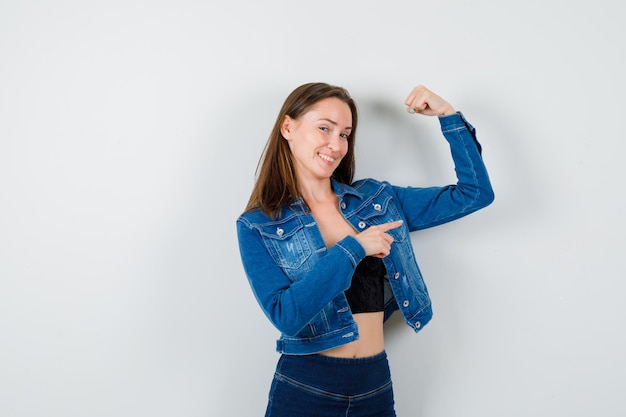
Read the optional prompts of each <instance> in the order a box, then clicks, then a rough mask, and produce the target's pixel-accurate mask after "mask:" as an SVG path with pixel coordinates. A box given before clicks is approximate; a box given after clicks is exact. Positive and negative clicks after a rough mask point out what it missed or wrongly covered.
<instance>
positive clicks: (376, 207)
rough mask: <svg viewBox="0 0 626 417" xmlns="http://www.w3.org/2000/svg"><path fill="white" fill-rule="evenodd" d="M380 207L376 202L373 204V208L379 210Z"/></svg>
mask: <svg viewBox="0 0 626 417" xmlns="http://www.w3.org/2000/svg"><path fill="white" fill-rule="evenodd" d="M381 209H382V207H381V205H380V204H378V203H376V204H374V210H376V211H380V210H381Z"/></svg>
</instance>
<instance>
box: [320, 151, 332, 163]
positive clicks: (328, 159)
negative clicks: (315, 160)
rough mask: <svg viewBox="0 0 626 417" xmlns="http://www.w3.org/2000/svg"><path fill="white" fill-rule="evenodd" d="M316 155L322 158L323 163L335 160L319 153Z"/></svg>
mask: <svg viewBox="0 0 626 417" xmlns="http://www.w3.org/2000/svg"><path fill="white" fill-rule="evenodd" d="M318 155H319V156H320V158H322V159H323V160H325V161H328V162H335V158H331V157H330V156H326V155H322V154H321V153H319V154H318Z"/></svg>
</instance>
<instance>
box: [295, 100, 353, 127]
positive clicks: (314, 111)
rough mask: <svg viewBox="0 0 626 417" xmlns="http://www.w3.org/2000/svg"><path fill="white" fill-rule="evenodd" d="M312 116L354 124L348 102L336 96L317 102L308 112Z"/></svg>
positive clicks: (349, 124) (347, 124) (344, 123)
mask: <svg viewBox="0 0 626 417" xmlns="http://www.w3.org/2000/svg"><path fill="white" fill-rule="evenodd" d="M306 114H307V115H309V116H311V117H324V118H329V119H331V120H333V121H334V122H336V123H339V124H341V125H345V126H346V127H348V126H351V125H352V111H351V110H350V106H348V104H347V103H346V102H344V101H342V100H340V99H338V98H336V97H329V98H325V99H323V100H320V101H318V102H317V103H315V104H314V105H313V106H311V108H310V109H309V110H308V111H307V112H306Z"/></svg>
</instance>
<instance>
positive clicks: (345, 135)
mask: <svg viewBox="0 0 626 417" xmlns="http://www.w3.org/2000/svg"><path fill="white" fill-rule="evenodd" d="M339 136H341V137H342V138H343V139H345V140H348V138H349V137H350V134H349V133H342V134H341V135H339Z"/></svg>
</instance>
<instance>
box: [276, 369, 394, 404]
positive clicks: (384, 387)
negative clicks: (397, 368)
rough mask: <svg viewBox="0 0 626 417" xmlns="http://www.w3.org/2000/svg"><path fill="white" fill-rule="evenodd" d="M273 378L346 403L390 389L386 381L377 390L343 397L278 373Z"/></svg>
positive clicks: (389, 383) (389, 382)
mask: <svg viewBox="0 0 626 417" xmlns="http://www.w3.org/2000/svg"><path fill="white" fill-rule="evenodd" d="M274 377H275V378H276V379H278V380H282V381H284V382H285V383H287V384H290V385H292V386H294V387H296V388H299V389H301V390H303V391H308V392H310V393H313V394H317V395H320V396H323V397H328V398H335V399H338V400H347V401H359V400H363V399H366V398H369V397H372V396H374V395H377V394H379V393H381V392H383V391H386V390H388V389H389V388H391V380H389V381H387V382H386V383H385V384H383V385H381V386H380V387H378V388H374V389H373V390H371V391H368V392H364V393H362V394H357V395H343V394H336V393H334V392H329V391H325V390H323V389H319V388H316V387H312V386H310V385H307V384H303V383H302V382H300V381H296V380H295V379H292V378H289V377H288V376H285V375H283V374H281V373H280V372H276V373H275V374H274Z"/></svg>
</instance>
